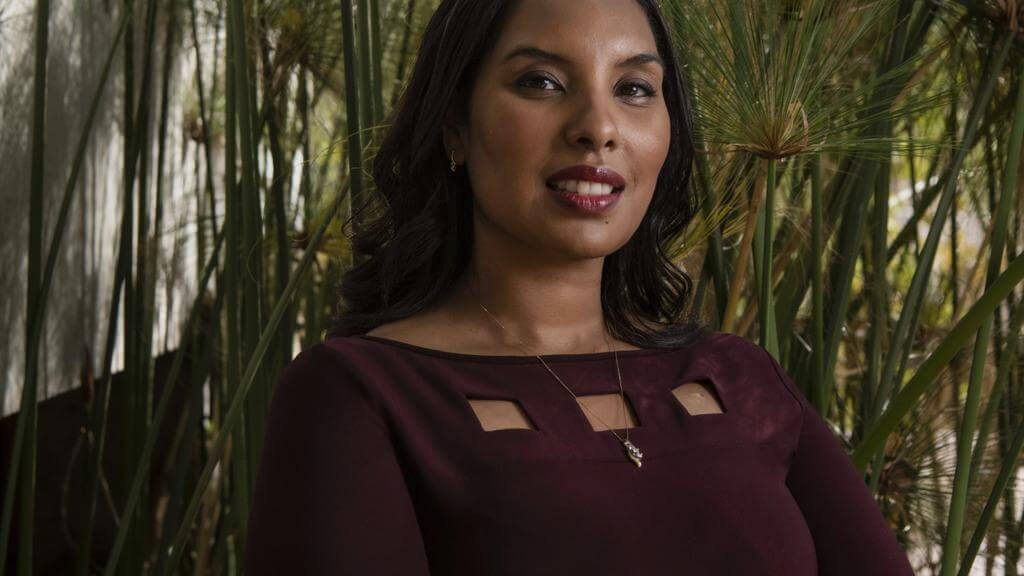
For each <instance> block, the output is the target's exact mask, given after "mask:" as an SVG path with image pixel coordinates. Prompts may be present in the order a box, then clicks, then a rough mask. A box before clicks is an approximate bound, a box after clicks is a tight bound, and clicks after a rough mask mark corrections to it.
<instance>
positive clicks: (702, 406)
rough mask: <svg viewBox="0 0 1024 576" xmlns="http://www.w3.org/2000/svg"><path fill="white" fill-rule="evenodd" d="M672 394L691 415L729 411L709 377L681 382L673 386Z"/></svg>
mask: <svg viewBox="0 0 1024 576" xmlns="http://www.w3.org/2000/svg"><path fill="white" fill-rule="evenodd" d="M672 395H673V396H675V399H676V400H677V401H678V402H679V404H680V405H681V406H682V407H683V409H684V410H686V413H687V414H689V415H690V416H702V415H706V414H725V413H726V412H727V410H726V409H725V406H724V405H723V403H722V401H721V397H720V395H719V394H718V392H717V391H716V390H715V387H714V385H713V384H712V383H711V382H710V381H709V380H707V379H696V380H694V381H692V382H686V383H685V384H680V385H678V386H676V387H674V388H672Z"/></svg>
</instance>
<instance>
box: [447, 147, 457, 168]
mask: <svg viewBox="0 0 1024 576" xmlns="http://www.w3.org/2000/svg"><path fill="white" fill-rule="evenodd" d="M448 157H449V158H451V161H452V164H451V166H449V169H450V170H451V171H452V172H455V168H456V167H457V166H458V164H456V163H455V150H450V151H449V152H448Z"/></svg>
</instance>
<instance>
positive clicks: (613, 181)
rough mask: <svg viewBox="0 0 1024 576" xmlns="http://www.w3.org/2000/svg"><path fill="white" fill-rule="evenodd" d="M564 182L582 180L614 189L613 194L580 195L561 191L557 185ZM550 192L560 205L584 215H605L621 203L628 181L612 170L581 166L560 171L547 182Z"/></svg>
mask: <svg viewBox="0 0 1024 576" xmlns="http://www.w3.org/2000/svg"><path fill="white" fill-rule="evenodd" d="M562 180H581V181H585V182H596V183H600V184H608V185H610V186H611V187H612V193H611V194H578V193H576V192H570V191H568V190H559V189H558V188H557V187H556V186H555V183H556V182H559V181H562ZM547 187H548V190H550V191H551V194H552V196H553V197H554V199H555V200H556V201H558V203H559V204H561V205H562V206H565V207H567V208H571V209H573V210H575V211H577V212H579V213H582V214H590V215H595V214H603V213H604V212H606V211H608V210H610V209H611V208H612V207H613V206H615V204H617V203H618V202H619V198H620V197H621V196H622V194H621V192H622V190H623V189H624V188H625V187H626V179H625V178H623V177H622V176H621V175H620V174H619V173H618V172H616V171H615V170H612V169H611V168H597V167H594V166H587V165H585V164H580V165H577V166H570V167H569V168H566V169H564V170H559V171H558V172H556V173H555V174H554V175H552V176H551V177H550V178H548V180H547Z"/></svg>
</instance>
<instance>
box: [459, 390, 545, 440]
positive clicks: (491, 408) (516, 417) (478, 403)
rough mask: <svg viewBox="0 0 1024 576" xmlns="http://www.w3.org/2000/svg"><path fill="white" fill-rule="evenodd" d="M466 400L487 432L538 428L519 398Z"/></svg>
mask: <svg viewBox="0 0 1024 576" xmlns="http://www.w3.org/2000/svg"><path fill="white" fill-rule="evenodd" d="M466 400H467V401H468V402H469V406H470V408H472V409H473V413H474V414H475V415H476V419H477V421H479V422H480V427H481V428H483V429H484V430H485V431H487V432H492V431H495V430H536V429H537V426H536V424H534V422H533V420H532V419H531V418H530V416H529V415H528V414H527V413H526V411H525V410H523V407H522V405H521V404H520V403H519V401H517V400H507V399H490V398H469V397H467V398H466Z"/></svg>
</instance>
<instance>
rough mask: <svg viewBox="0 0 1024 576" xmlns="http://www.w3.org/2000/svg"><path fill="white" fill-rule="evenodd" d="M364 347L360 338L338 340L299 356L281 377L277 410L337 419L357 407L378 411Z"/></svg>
mask: <svg viewBox="0 0 1024 576" xmlns="http://www.w3.org/2000/svg"><path fill="white" fill-rule="evenodd" d="M362 344H363V342H362V341H360V340H359V339H358V338H352V337H337V338H331V339H329V340H326V341H324V342H318V343H316V344H314V345H312V346H310V347H308V348H306V349H304V350H302V351H301V352H299V353H298V354H297V355H296V356H295V357H294V358H292V360H291V361H290V362H289V363H288V364H287V365H285V367H284V369H283V370H282V371H281V373H280V374H279V375H278V376H277V384H276V386H275V388H274V393H273V400H272V405H273V406H274V409H275V410H277V411H282V412H289V413H293V414H295V415H298V414H309V415H314V414H323V415H328V414H330V415H337V414H336V413H337V411H338V410H341V409H346V410H347V409H350V408H351V407H354V406H357V405H364V406H368V407H373V408H374V409H376V408H377V406H376V405H377V404H378V402H377V401H376V399H375V398H374V397H373V394H372V393H371V391H370V389H369V383H368V381H367V380H368V378H367V374H366V371H365V370H363V369H362V368H363V366H364V365H365V364H366V360H365V358H366V355H365V354H364V353H363V352H362Z"/></svg>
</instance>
